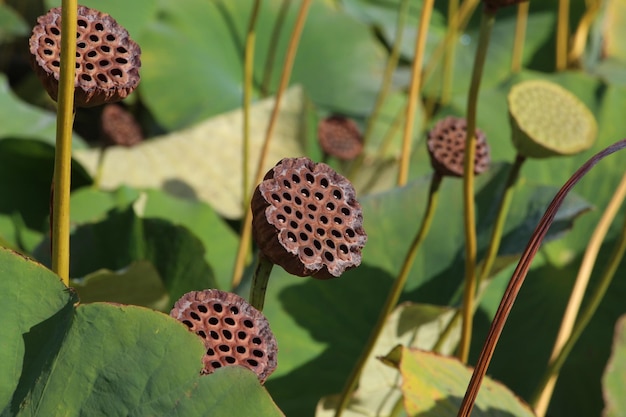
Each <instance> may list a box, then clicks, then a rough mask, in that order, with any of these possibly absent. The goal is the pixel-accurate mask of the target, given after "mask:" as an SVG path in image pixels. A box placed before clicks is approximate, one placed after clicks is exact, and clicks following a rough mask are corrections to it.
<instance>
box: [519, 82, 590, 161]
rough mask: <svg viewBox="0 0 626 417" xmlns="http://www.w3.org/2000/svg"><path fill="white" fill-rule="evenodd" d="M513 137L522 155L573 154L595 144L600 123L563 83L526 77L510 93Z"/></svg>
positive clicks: (544, 156)
mask: <svg viewBox="0 0 626 417" xmlns="http://www.w3.org/2000/svg"><path fill="white" fill-rule="evenodd" d="M508 104H509V117H510V121H511V129H512V139H513V144H514V145H515V148H517V151H518V153H519V154H520V155H522V156H526V157H531V158H546V157H550V156H556V155H572V154H575V153H578V152H581V151H584V150H585V149H588V148H590V147H591V145H593V142H594V141H595V139H596V134H597V130H598V127H597V125H596V121H595V118H594V117H593V114H592V113H591V112H590V111H589V109H588V108H587V107H586V106H585V105H584V104H583V103H582V102H581V101H580V100H579V99H578V98H577V97H576V96H574V95H573V94H572V93H570V92H569V91H567V90H566V89H564V88H563V87H561V86H559V85H557V84H554V83H551V82H548V81H543V80H534V81H524V82H521V83H519V84H516V85H514V86H513V88H511V91H510V92H509V95H508Z"/></svg>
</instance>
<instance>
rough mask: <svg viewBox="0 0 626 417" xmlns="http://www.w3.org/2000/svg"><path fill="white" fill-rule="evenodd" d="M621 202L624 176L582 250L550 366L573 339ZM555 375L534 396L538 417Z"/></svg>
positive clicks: (625, 184)
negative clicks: (599, 257)
mask: <svg viewBox="0 0 626 417" xmlns="http://www.w3.org/2000/svg"><path fill="white" fill-rule="evenodd" d="M624 198H626V175H624V176H623V177H622V180H621V181H620V183H619V185H618V187H617V189H616V190H615V193H614V194H613V197H612V198H611V201H610V202H609V204H608V205H607V207H606V210H605V211H604V214H603V215H602V218H601V219H600V221H599V222H598V225H597V226H596V229H595V230H594V232H593V235H592V236H591V239H590V240H589V244H588V245H587V249H586V250H585V255H584V257H583V260H582V262H581V264H580V269H579V270H578V276H577V277H576V282H575V284H574V288H573V289H572V294H571V295H570V299H569V301H568V303H567V308H566V309H565V313H564V314H563V320H562V322H561V327H560V329H559V333H558V335H557V338H556V341H555V342H554V348H553V349H552V354H551V355H550V363H554V362H555V361H556V360H557V359H558V357H559V355H560V354H561V351H562V350H563V349H564V347H565V344H566V343H567V341H568V340H569V339H570V338H571V337H572V334H573V332H572V330H573V328H574V322H575V320H576V316H577V315H578V312H579V311H580V306H581V304H582V301H583V296H584V295H585V291H586V290H587V286H588V285H589V278H590V277H591V272H592V271H593V266H594V264H595V263H596V259H597V257H598V252H599V251H600V247H601V246H602V242H603V241H604V238H605V237H606V234H607V233H608V231H609V227H610V226H611V223H613V220H614V219H615V216H616V215H617V212H618V210H619V208H620V206H621V205H622V203H623V201H624ZM558 372H559V370H558V369H557V370H552V371H550V372H547V375H548V376H547V377H546V378H547V380H546V382H545V385H544V386H543V387H542V390H541V391H540V394H538V395H537V396H536V398H535V401H534V407H533V408H534V409H535V414H536V415H537V417H543V416H545V415H546V411H548V405H549V404H550V398H551V397H552V393H553V391H554V387H555V385H556V381H557V379H558V377H559V375H558Z"/></svg>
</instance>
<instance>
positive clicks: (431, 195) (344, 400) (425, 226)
mask: <svg viewBox="0 0 626 417" xmlns="http://www.w3.org/2000/svg"><path fill="white" fill-rule="evenodd" d="M441 179H442V178H441V176H439V175H437V174H434V175H433V177H432V179H431V183H430V189H429V192H428V202H427V205H426V211H425V212H424V217H423V218H422V224H421V226H420V228H419V230H418V232H417V234H416V235H415V238H414V239H413V242H411V245H410V247H409V251H408V253H407V255H406V257H405V258H404V262H403V263H402V268H401V269H400V273H399V274H398V277H397V278H396V279H395V280H394V282H393V285H392V286H391V288H390V289H389V293H388V294H387V299H386V300H385V304H384V305H383V308H382V309H381V311H380V312H379V313H378V320H377V321H376V325H375V326H374V328H373V329H372V332H371V333H370V337H369V339H368V340H367V343H366V345H365V348H364V349H363V351H362V352H361V355H360V356H359V359H358V361H357V363H356V365H355V366H354V368H353V369H352V372H351V373H350V376H349V377H348V380H347V381H346V384H345V386H344V388H343V390H342V391H341V394H340V395H339V402H338V405H337V410H336V411H335V417H340V416H341V414H342V413H343V411H344V410H345V408H346V407H347V405H348V402H349V400H350V396H351V394H352V392H354V389H355V388H356V385H357V383H358V380H359V377H360V376H361V372H362V371H363V367H364V366H365V362H366V361H367V358H369V356H370V355H371V354H372V351H373V350H374V346H375V345H376V341H377V340H378V337H379V336H380V333H381V332H382V330H383V327H384V325H385V321H386V320H387V317H389V314H391V312H392V311H393V308H394V307H395V306H396V304H397V303H398V299H399V298H400V294H402V290H403V289H404V285H405V284H406V280H407V278H408V276H409V273H410V272H411V267H412V266H413V262H414V261H415V256H416V255H417V251H418V249H419V247H420V245H421V243H422V242H423V241H424V238H425V237H426V234H427V233H428V230H429V229H430V225H431V223H432V219H433V217H434V213H435V208H436V206H437V201H438V198H439V186H440V185H441Z"/></svg>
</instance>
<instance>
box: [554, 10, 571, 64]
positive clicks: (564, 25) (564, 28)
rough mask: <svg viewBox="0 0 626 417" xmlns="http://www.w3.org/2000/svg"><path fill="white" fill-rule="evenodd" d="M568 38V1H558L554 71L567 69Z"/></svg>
mask: <svg viewBox="0 0 626 417" xmlns="http://www.w3.org/2000/svg"><path fill="white" fill-rule="evenodd" d="M568 37H569V0H559V13H558V17H557V22H556V70H557V71H563V70H565V69H566V68H567V38H568Z"/></svg>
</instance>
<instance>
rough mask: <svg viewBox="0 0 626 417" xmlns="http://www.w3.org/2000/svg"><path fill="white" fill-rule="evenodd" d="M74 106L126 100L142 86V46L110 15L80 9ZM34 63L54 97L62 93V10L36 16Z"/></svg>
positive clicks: (32, 45) (31, 43)
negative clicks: (140, 75)
mask: <svg viewBox="0 0 626 417" xmlns="http://www.w3.org/2000/svg"><path fill="white" fill-rule="evenodd" d="M76 42H77V43H76V76H75V79H74V86H75V88H76V90H75V93H74V106H76V107H92V106H97V105H100V104H103V103H110V102H115V101H119V100H122V99H124V98H126V96H128V95H129V94H130V93H132V92H133V90H134V89H135V88H136V87H137V85H138V84H139V68H140V67H141V59H140V54H141V49H140V48H139V46H138V45H137V44H136V43H135V42H133V41H132V40H131V39H130V36H129V35H128V32H127V31H126V29H124V28H123V27H122V26H120V25H119V24H118V23H117V22H116V21H115V19H113V18H112V17H111V16H109V15H108V14H106V13H101V12H99V11H97V10H94V9H90V8H87V7H85V6H79V7H78V26H77V33H76ZM29 43H30V53H31V63H32V66H33V68H34V70H35V72H36V73H37V76H38V77H39V78H40V79H41V81H42V83H43V85H44V87H45V88H46V91H48V94H49V95H50V97H52V99H53V100H55V101H56V100H57V96H58V92H59V74H60V68H61V64H60V62H61V8H60V7H57V8H54V9H51V10H50V11H49V12H48V13H47V14H45V15H43V16H40V17H39V18H38V19H37V25H36V26H35V27H34V28H33V34H32V36H31V37H30V42H29Z"/></svg>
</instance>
